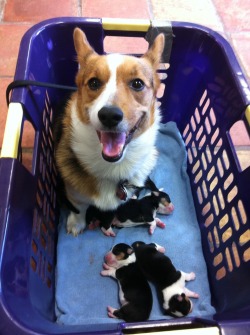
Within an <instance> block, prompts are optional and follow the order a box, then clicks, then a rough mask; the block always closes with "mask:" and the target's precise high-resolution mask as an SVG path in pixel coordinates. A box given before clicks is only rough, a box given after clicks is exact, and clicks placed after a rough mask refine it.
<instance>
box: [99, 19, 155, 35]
mask: <svg viewBox="0 0 250 335" xmlns="http://www.w3.org/2000/svg"><path fill="white" fill-rule="evenodd" d="M150 26H151V21H150V20H148V19H145V20H143V19H141V20H137V19H119V18H103V19H102V27H103V29H104V30H106V31H109V30H112V31H114V30H115V31H138V32H145V33H146V32H147V31H148V30H149V28H150Z"/></svg>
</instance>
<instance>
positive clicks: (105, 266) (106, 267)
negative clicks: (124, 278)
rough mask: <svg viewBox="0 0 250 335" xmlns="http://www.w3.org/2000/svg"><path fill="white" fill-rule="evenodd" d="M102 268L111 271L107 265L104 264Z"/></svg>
mask: <svg viewBox="0 0 250 335" xmlns="http://www.w3.org/2000/svg"><path fill="white" fill-rule="evenodd" d="M102 266H103V268H104V269H105V270H110V269H111V267H110V266H109V265H108V264H107V263H103V265H102Z"/></svg>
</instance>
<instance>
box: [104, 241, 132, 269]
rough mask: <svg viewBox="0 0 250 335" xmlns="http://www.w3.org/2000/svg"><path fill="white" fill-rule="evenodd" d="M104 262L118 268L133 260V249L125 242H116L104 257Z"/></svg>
mask: <svg viewBox="0 0 250 335" xmlns="http://www.w3.org/2000/svg"><path fill="white" fill-rule="evenodd" d="M104 259H105V263H106V264H108V265H109V266H111V267H113V268H116V269H118V268H120V267H122V266H126V265H128V264H130V263H134V262H135V255H134V251H133V249H132V248H131V247H130V246H129V245H128V244H125V243H119V244H116V245H115V246H114V247H113V248H112V249H111V251H109V252H108V253H107V254H106V255H105V257H104Z"/></svg>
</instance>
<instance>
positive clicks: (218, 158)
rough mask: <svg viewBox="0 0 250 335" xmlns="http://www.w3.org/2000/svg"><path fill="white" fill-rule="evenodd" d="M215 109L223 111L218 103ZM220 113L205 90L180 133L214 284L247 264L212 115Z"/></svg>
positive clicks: (239, 210) (232, 186) (249, 248)
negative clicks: (210, 259)
mask: <svg viewBox="0 0 250 335" xmlns="http://www.w3.org/2000/svg"><path fill="white" fill-rule="evenodd" d="M216 106H217V107H216V108H218V106H219V108H222V109H223V108H224V109H225V108H227V107H226V106H224V107H223V106H222V104H218V101H217V104H216ZM220 112H222V110H221V111H219V112H218V111H217V110H216V113H215V110H214V106H213V105H212V99H210V98H209V94H208V91H207V90H205V91H204V92H203V94H202V96H201V99H200V101H199V104H198V106H197V107H196V108H195V110H194V114H193V116H191V118H190V121H189V123H188V124H187V125H186V127H185V129H184V132H183V139H184V142H185V144H186V147H187V159H188V168H189V173H191V174H192V178H191V181H192V186H193V190H195V193H194V194H196V197H197V198H196V200H197V201H196V205H197V206H198V207H200V211H199V213H200V216H201V222H203V223H204V229H206V230H207V231H206V237H207V243H208V247H209V250H210V252H211V254H212V255H211V257H212V265H213V266H214V267H215V270H216V279H217V280H221V279H223V278H224V277H225V276H226V275H227V273H228V272H232V271H234V269H236V268H238V267H240V265H241V262H243V261H244V262H248V261H250V255H249V254H250V230H249V229H248V230H246V228H247V227H246V223H247V222H248V218H247V214H246V211H245V208H244V205H243V202H242V200H241V199H240V197H239V190H238V187H237V185H236V178H235V176H234V174H233V172H232V167H231V163H230V161H229V155H228V154H229V153H228V151H227V150H229V149H228V148H226V147H225V145H224V140H223V134H222V132H221V131H220V128H219V127H218V124H217V119H216V116H215V115H217V114H218V115H219V113H220ZM224 136H226V134H224ZM225 143H226V142H225Z"/></svg>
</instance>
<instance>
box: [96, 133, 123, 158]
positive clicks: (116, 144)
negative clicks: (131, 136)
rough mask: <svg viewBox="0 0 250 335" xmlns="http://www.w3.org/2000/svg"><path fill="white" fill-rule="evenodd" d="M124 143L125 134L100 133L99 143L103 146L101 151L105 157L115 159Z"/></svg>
mask: <svg viewBox="0 0 250 335" xmlns="http://www.w3.org/2000/svg"><path fill="white" fill-rule="evenodd" d="M125 141H126V133H113V132H106V131H102V132H101V133H100V142H101V143H102V145H103V148H102V151H103V153H104V155H105V156H107V157H117V156H119V155H120V154H121V152H122V150H123V147H124V145H125Z"/></svg>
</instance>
